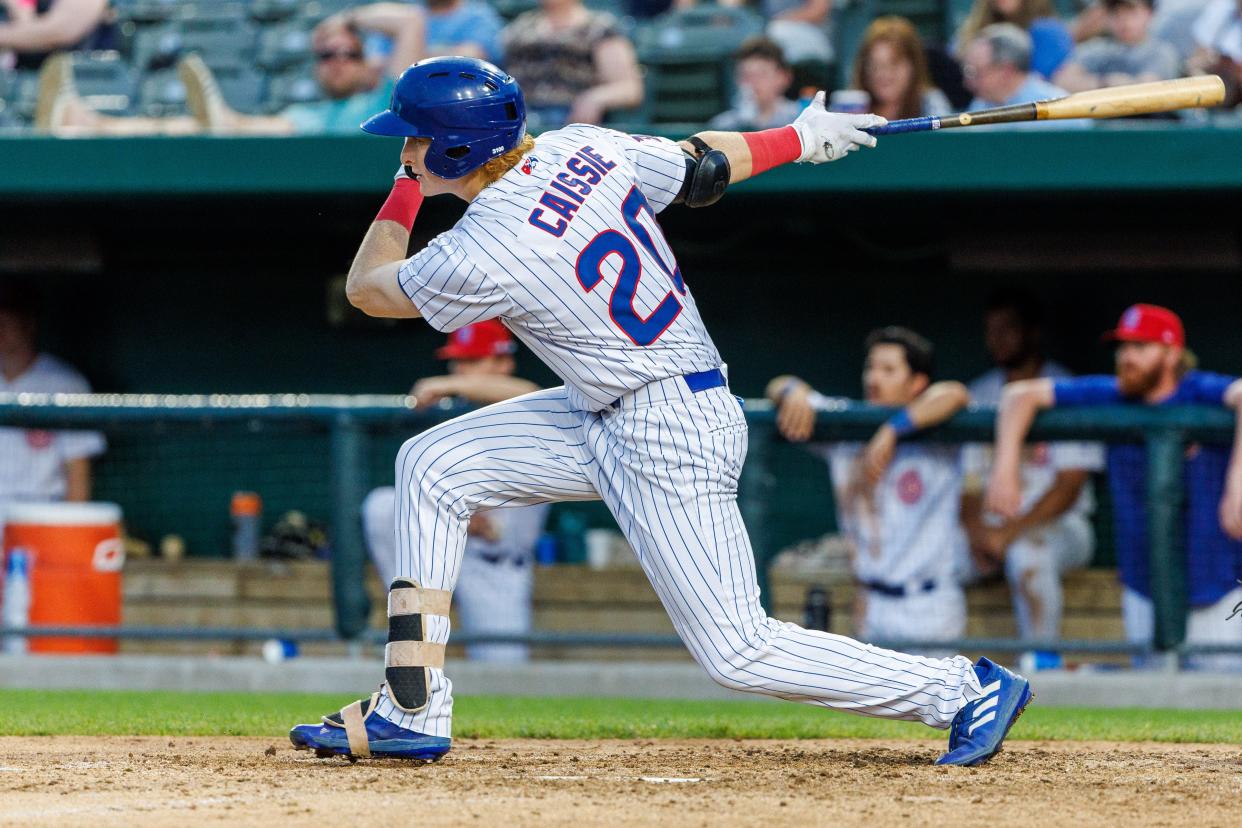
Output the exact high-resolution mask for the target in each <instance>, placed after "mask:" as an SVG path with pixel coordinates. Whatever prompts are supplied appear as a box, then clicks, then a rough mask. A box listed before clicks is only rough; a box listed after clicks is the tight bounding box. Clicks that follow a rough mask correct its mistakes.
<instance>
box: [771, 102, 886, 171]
mask: <svg viewBox="0 0 1242 828" xmlns="http://www.w3.org/2000/svg"><path fill="white" fill-rule="evenodd" d="M887 123H888V120H887V119H885V118H881V117H880V116H879V115H851V114H848V113H844V112H829V111H827V110H826V109H824V93H823V92H822V91H821V92H818V93H816V95H815V100H813V101H811V105H810V106H808V107H807V108H806V109H804V110H802V113H801V114H800V115H799V116H798V117H797V119H796V120H795V121H794V122H793V128H794V129H795V130H796V131H797V133H798V140H800V141H801V142H802V155H800V156H798V162H799V163H802V162H806V161H809V162H811V163H812V164H823V163H825V162H827V161H836V160H837V159H838V158H844V157H845V156H846V155H847V154H849V153H851V152H853V151H854V150H856V149H858V148H859V147H874V146H875V136H873V135H868V134H867V133H865V132H863V130H864V129H866V128H868V127H877V126H884V125H885V124H887Z"/></svg>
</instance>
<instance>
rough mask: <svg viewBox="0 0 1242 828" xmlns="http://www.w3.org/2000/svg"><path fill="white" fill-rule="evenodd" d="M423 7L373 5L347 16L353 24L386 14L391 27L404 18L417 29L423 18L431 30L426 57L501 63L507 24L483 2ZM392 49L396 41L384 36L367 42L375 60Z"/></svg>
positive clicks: (461, 0)
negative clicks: (357, 19) (358, 19)
mask: <svg viewBox="0 0 1242 828" xmlns="http://www.w3.org/2000/svg"><path fill="white" fill-rule="evenodd" d="M420 5H421V8H419V7H416V6H413V5H406V4H402V3H372V4H370V5H369V6H364V7H360V8H358V9H353V10H350V11H347V12H345V14H344V15H343V17H344V19H345V20H347V21H349V20H353V19H354V16H357V15H359V14H361V15H362V16H363V19H364V20H365V18H366V16H368V15H374V14H376V13H377V12H380V11H382V12H383V14H384V16H385V17H386V18H388V19H389V20H390V21H391V23H390V26H389V28H396V27H398V26H399V25H400V24H401V22H402V19H403V18H407V19H408V20H407V22H408V25H409V26H411V27H412V26H416V25H417V21H415V20H413V18H415V17H422V18H423V19H424V20H425V22H426V28H427V35H426V42H427V46H426V49H425V50H424V51H423V55H424V56H425V57H437V56H440V55H463V56H465V57H475V58H481V59H482V60H487V61H491V62H492V63H496V64H499V63H500V62H501V58H502V56H503V53H502V52H501V48H500V31H501V29H503V28H504V21H503V20H501V18H500V15H499V14H497V13H496V10H495V9H493V8H492V7H491V6H490V5H488V4H487V3H485V2H483V0H424V2H423V3H422V4H420ZM392 48H393V44H392V41H391V40H390V39H388V38H386V37H383V36H381V37H379V38H371V39H368V40H367V41H366V49H367V54H368V56H369V57H371V58H372V59H373V60H374V59H375V58H376V57H381V58H387V57H388V56H389V55H390V54H391V53H392ZM384 63H388V61H387V60H385V61H384Z"/></svg>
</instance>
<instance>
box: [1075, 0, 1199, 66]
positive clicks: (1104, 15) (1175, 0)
mask: <svg viewBox="0 0 1242 828" xmlns="http://www.w3.org/2000/svg"><path fill="white" fill-rule="evenodd" d="M1211 3H1212V0H1155V11H1154V13H1153V14H1152V19H1151V27H1150V28H1151V36H1152V37H1153V38H1154V39H1156V40H1159V41H1162V42H1164V43H1168V44H1169V45H1170V46H1172V47H1173V49H1174V50H1175V51H1176V52H1177V60H1178V67H1179V68H1181V67H1182V66H1183V65H1184V64H1185V63H1186V60H1187V59H1188V58H1190V56H1191V55H1193V54H1194V52H1195V48H1196V46H1195V38H1194V32H1193V29H1194V24H1195V21H1196V20H1198V19H1199V16H1200V15H1201V14H1203V10H1204V9H1205V8H1206V7H1207V6H1208V5H1210V4H1211ZM1070 31H1071V32H1072V33H1073V35H1074V42H1076V43H1085V42H1086V41H1088V40H1090V39H1091V38H1094V37H1107V36H1108V9H1107V8H1106V7H1105V4H1104V2H1103V0H1091V2H1090V4H1089V5H1087V6H1086V7H1085V8H1083V9H1082V11H1080V12H1079V13H1078V14H1077V15H1076V16H1075V17H1074V20H1073V22H1072V23H1071V24H1070Z"/></svg>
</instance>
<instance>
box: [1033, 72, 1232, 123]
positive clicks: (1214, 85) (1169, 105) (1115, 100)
mask: <svg viewBox="0 0 1242 828" xmlns="http://www.w3.org/2000/svg"><path fill="white" fill-rule="evenodd" d="M1224 99H1225V84H1224V81H1222V80H1221V79H1220V78H1219V77H1217V76H1216V75H1200V76H1198V77H1193V78H1178V79H1176V80H1168V81H1157V82H1155V83H1136V84H1130V85H1128V86H1112V87H1108V88H1105V89H1093V90H1091V91H1090V92H1079V93H1078V94H1076V95H1069V96H1067V97H1064V98H1057V99H1056V100H1051V101H1041V102H1040V103H1039V104H1038V107H1039V117H1040V119H1041V120H1043V119H1061V118H1125V117H1127V116H1131V115H1147V114H1150V113H1153V112H1172V111H1174V110H1177V109H1189V108H1192V107H1206V106H1216V105H1217V104H1219V103H1220V102H1221V101H1223V100H1224Z"/></svg>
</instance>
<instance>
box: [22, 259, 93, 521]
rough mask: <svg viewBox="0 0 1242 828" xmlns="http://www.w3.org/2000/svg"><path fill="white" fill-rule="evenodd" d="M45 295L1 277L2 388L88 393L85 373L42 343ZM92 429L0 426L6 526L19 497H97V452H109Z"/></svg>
mask: <svg viewBox="0 0 1242 828" xmlns="http://www.w3.org/2000/svg"><path fill="white" fill-rule="evenodd" d="M38 317H39V297H38V295H37V294H36V293H35V291H34V290H33V288H31V287H30V286H29V285H27V284H24V283H21V282H14V281H11V280H5V281H4V282H0V394H18V393H33V394H62V393H63V394H87V393H90V390H91V389H90V386H89V385H88V384H87V382H86V380H85V379H83V378H82V375H81V374H79V373H78V372H77V371H75V370H73V368H71V367H70V366H68V365H66V364H65V363H64V362H61V361H60V360H59V359H57V358H56V357H54V356H52V355H50V354H46V353H40V351H39V350H38V347H37V345H36V334H37V331H38ZM104 447H105V445H104V438H103V435H101V434H97V433H95V432H91V431H44V430H42V429H23V428H0V529H2V528H3V526H4V511H5V506H6V505H7V504H9V503H15V502H19V501H46V500H68V501H85V500H90V499H91V458H93V457H96V456H98V455H100V454H103V452H104Z"/></svg>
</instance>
